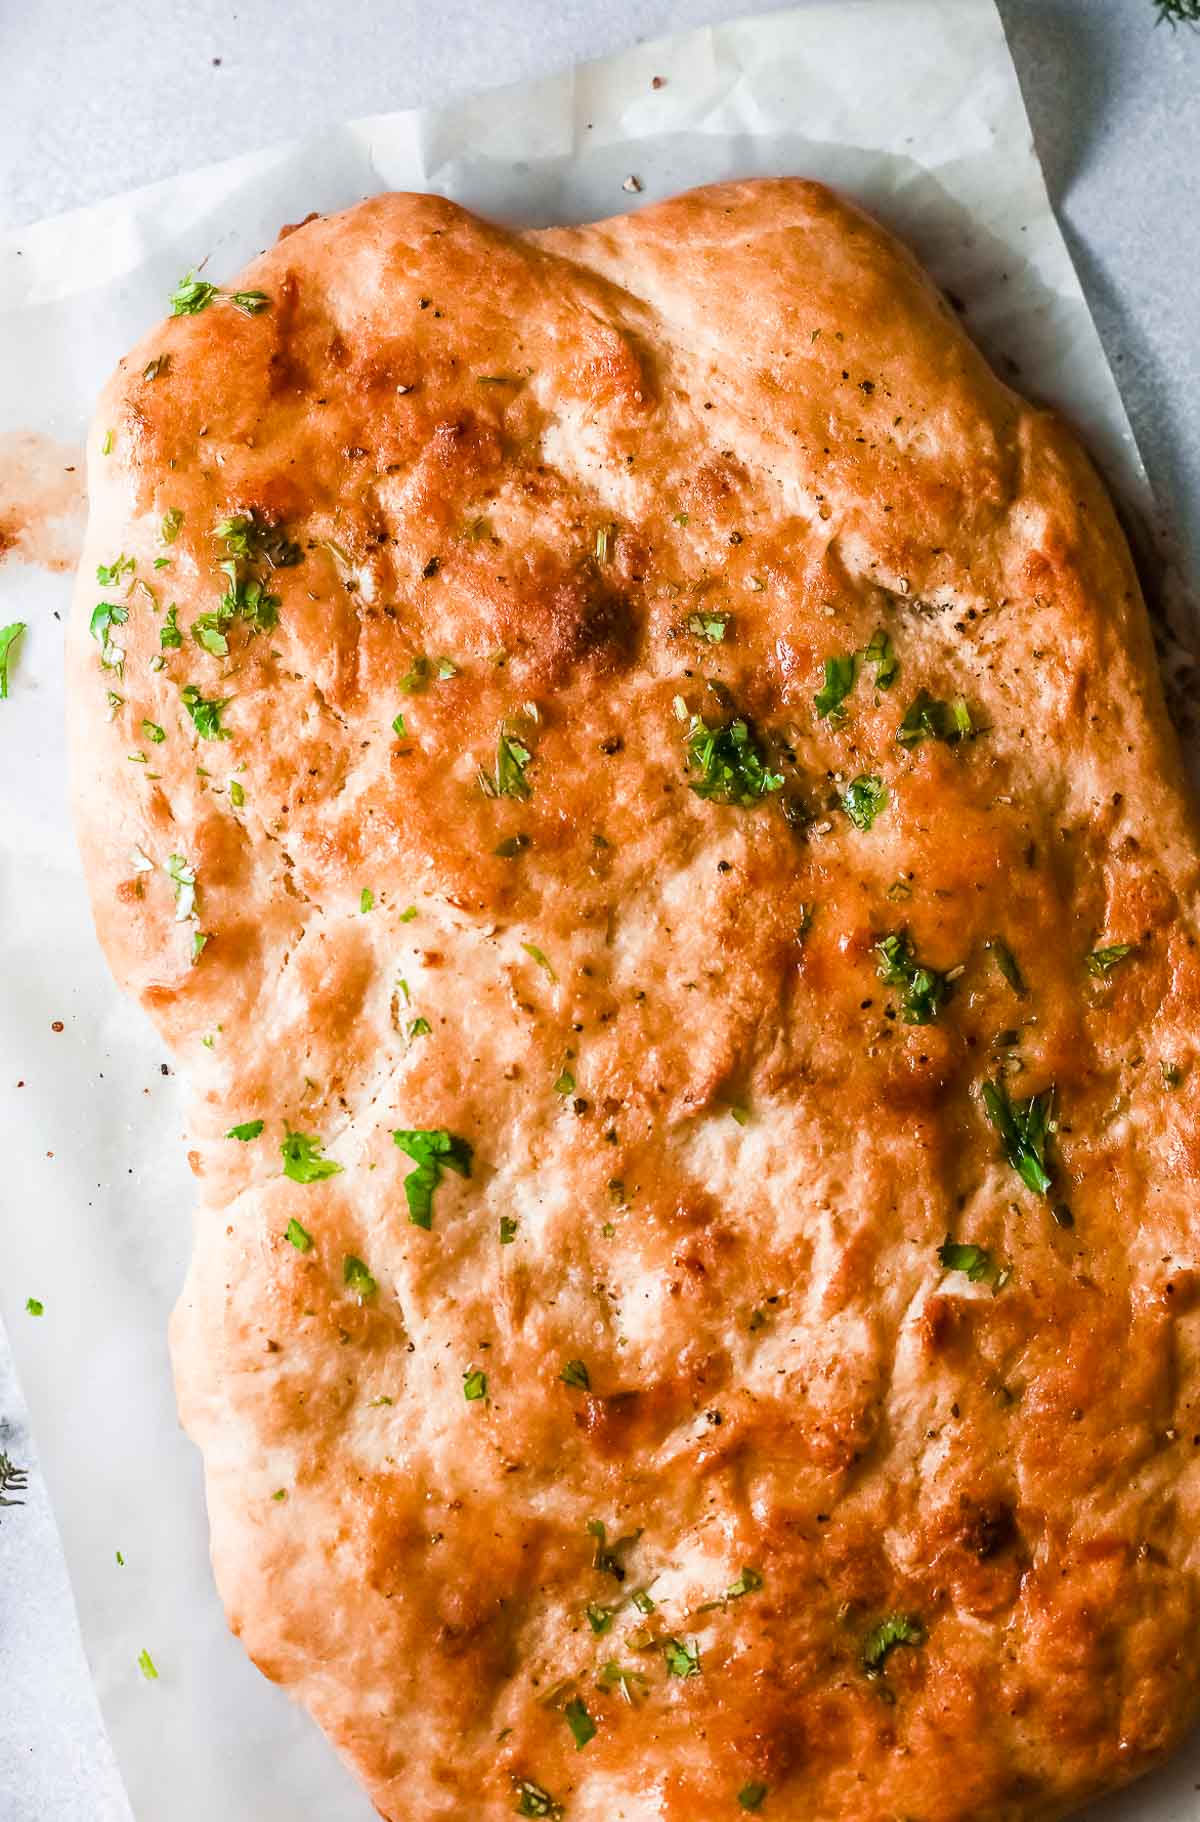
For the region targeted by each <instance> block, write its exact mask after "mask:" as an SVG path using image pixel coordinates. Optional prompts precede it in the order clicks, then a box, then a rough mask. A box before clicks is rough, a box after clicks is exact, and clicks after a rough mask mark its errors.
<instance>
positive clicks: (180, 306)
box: [171, 272, 218, 316]
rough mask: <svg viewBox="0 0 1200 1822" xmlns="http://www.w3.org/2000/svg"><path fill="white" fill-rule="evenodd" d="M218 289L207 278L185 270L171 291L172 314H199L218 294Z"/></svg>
mask: <svg viewBox="0 0 1200 1822" xmlns="http://www.w3.org/2000/svg"><path fill="white" fill-rule="evenodd" d="M217 289H218V288H217V286H216V285H210V284H209V282H208V280H207V279H203V278H197V277H196V274H195V273H194V272H185V273H184V275H183V277H182V278H181V279H180V281H179V283H178V284H177V285H176V287H175V289H174V291H172V293H171V315H172V316H198V315H199V314H200V312H201V310H206V309H207V308H208V306H209V304H211V303H212V300H213V298H214V297H216V296H217Z"/></svg>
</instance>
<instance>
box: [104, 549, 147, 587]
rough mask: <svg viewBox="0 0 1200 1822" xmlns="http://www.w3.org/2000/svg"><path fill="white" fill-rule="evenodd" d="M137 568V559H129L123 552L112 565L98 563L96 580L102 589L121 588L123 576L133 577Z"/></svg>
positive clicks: (115, 558)
mask: <svg viewBox="0 0 1200 1822" xmlns="http://www.w3.org/2000/svg"><path fill="white" fill-rule="evenodd" d="M136 568H137V559H136V558H135V557H127V556H126V555H125V553H124V551H122V552H121V555H120V556H119V557H114V559H113V561H112V562H111V563H97V565H96V580H97V582H98V583H99V584H100V586H101V588H119V587H120V585H121V578H122V576H127V575H131V574H132V572H133V571H134V570H135V569H136Z"/></svg>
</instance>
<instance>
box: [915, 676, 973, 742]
mask: <svg viewBox="0 0 1200 1822" xmlns="http://www.w3.org/2000/svg"><path fill="white" fill-rule="evenodd" d="M977 731H978V730H977V729H976V727H975V724H974V722H973V721H972V719H971V711H970V709H969V708H968V707H967V704H966V702H965V701H964V699H963V698H962V697H961V696H957V697H955V699H954V701H953V702H942V701H940V700H938V698H936V697H934V696H931V695H930V694H929V692H928V691H927V690H918V691H917V694H916V696H915V697H914V698H913V700H912V702H911V703H910V704H909V706H908V708H907V709H906V710H905V713H904V719H903V720H902V721H901V723H900V726H899V727H898V728H897V730H896V740H897V742H898V744H899V745H900V746H902V747H914V746H917V745H919V743H920V742H921V741H922V740H925V739H929V740H940V741H942V742H943V743H944V744H945V745H946V746H955V745H956V744H957V743H958V742H959V741H960V740H970V739H972V738H973V737H974V735H975V734H976V732H977Z"/></svg>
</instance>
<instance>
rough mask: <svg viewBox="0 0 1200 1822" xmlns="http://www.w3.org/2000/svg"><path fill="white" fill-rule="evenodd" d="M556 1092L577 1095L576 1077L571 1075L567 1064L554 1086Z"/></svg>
mask: <svg viewBox="0 0 1200 1822" xmlns="http://www.w3.org/2000/svg"><path fill="white" fill-rule="evenodd" d="M554 1092H555V1094H574V1093H575V1077H574V1076H573V1075H572V1074H571V1071H570V1070H569V1069H568V1068H567V1066H566V1064H565V1063H564V1065H563V1068H562V1070H561V1072H560V1074H559V1078H558V1080H557V1082H555V1084H554Z"/></svg>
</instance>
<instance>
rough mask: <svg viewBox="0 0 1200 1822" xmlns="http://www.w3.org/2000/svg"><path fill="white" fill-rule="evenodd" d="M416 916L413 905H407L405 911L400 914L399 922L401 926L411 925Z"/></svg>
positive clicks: (415, 908) (415, 909)
mask: <svg viewBox="0 0 1200 1822" xmlns="http://www.w3.org/2000/svg"><path fill="white" fill-rule="evenodd" d="M416 915H417V907H416V906H415V905H409V906H408V907H407V909H406V910H404V911H402V912H401V913H400V922H401V923H402V924H411V923H412V920H413V918H414V917H415V916H416Z"/></svg>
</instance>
